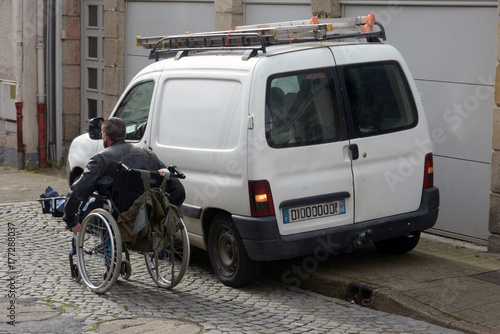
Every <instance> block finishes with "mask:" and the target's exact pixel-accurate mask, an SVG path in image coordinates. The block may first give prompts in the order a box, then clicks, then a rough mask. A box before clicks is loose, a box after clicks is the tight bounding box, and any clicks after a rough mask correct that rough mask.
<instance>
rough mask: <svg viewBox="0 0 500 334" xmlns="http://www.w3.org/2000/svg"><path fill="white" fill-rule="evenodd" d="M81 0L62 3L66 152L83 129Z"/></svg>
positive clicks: (63, 139)
mask: <svg viewBox="0 0 500 334" xmlns="http://www.w3.org/2000/svg"><path fill="white" fill-rule="evenodd" d="M80 8H81V6H80V1H79V0H65V1H63V3H62V33H61V40H62V105H63V114H62V130H63V134H62V136H63V138H62V141H63V149H62V154H63V156H64V157H67V155H68V150H69V145H70V144H71V141H72V140H73V139H74V138H75V137H76V136H77V135H78V134H79V133H80V109H81V107H80V58H81V56H80V32H81V29H80Z"/></svg>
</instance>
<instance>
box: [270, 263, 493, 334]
mask: <svg viewBox="0 0 500 334" xmlns="http://www.w3.org/2000/svg"><path fill="white" fill-rule="evenodd" d="M278 271H279V270H278ZM273 278H275V279H276V278H278V277H276V276H274V275H273ZM353 286H355V287H361V289H362V290H364V291H365V292H366V291H369V292H371V295H370V296H369V302H368V303H365V302H364V303H359V302H356V304H361V305H362V306H365V307H369V308H371V309H374V310H377V311H382V312H386V313H391V314H395V315H401V316H405V317H410V318H413V319H415V320H422V321H425V322H428V323H432V324H434V325H438V326H441V327H445V328H449V329H453V330H458V331H462V332H464V333H469V334H495V333H498V332H497V331H494V330H493V329H490V328H486V327H483V326H481V325H477V324H472V323H469V322H465V321H462V320H460V319H457V318H455V317H452V316H450V315H448V314H446V313H443V312H441V311H439V310H436V309H435V308H433V307H431V306H429V305H427V304H423V303H421V302H417V301H415V300H414V299H412V298H411V297H408V296H406V295H404V294H403V293H401V292H397V291H394V290H392V289H390V288H386V287H375V286H370V285H368V284H365V283H362V282H355V281H354V282H353V281H352V279H351V280H348V279H347V278H343V277H338V276H332V275H331V274H328V275H327V274H322V273H313V274H311V275H310V276H309V278H307V279H305V280H303V281H302V282H301V284H300V288H301V289H306V290H309V291H312V292H315V293H319V294H322V295H325V296H328V297H333V298H337V299H341V300H345V301H351V302H352V303H355V301H354V300H349V299H350V298H347V297H350V290H352V287H353ZM365 294H366V293H365Z"/></svg>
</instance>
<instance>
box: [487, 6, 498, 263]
mask: <svg viewBox="0 0 500 334" xmlns="http://www.w3.org/2000/svg"><path fill="white" fill-rule="evenodd" d="M499 13H500V8H499ZM496 36H497V39H496V59H497V64H496V68H495V73H496V74H495V104H496V107H495V108H494V109H493V133H492V143H491V147H492V154H491V194H490V220H489V230H490V233H491V234H490V237H489V239H488V250H489V251H491V252H494V253H500V63H499V62H500V21H499V23H498V25H497V31H496Z"/></svg>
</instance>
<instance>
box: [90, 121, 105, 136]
mask: <svg viewBox="0 0 500 334" xmlns="http://www.w3.org/2000/svg"><path fill="white" fill-rule="evenodd" d="M102 122H104V118H102V117H95V118H92V119H91V120H90V122H89V137H90V139H94V140H98V139H102V135H101V125H102Z"/></svg>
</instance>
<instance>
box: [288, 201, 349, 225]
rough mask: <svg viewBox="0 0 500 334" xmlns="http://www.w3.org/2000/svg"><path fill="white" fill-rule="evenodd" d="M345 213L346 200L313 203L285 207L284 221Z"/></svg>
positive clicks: (290, 221) (293, 221)
mask: <svg viewBox="0 0 500 334" xmlns="http://www.w3.org/2000/svg"><path fill="white" fill-rule="evenodd" d="M342 214H345V200H343V199H341V200H338V201H334V202H330V203H321V204H312V205H305V206H299V207H295V208H288V209H283V223H285V224H288V223H295V222H300V221H303V220H311V219H318V218H324V217H331V216H336V215H342Z"/></svg>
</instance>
